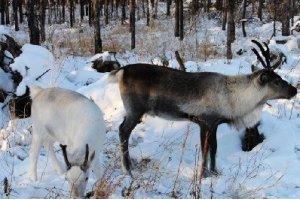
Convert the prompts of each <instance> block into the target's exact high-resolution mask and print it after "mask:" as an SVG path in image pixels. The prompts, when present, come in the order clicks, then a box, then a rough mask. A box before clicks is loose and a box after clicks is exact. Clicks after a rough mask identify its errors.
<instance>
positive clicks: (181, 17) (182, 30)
mask: <svg viewBox="0 0 300 200" xmlns="http://www.w3.org/2000/svg"><path fill="white" fill-rule="evenodd" d="M183 32H184V22H183V0H179V39H180V40H183Z"/></svg>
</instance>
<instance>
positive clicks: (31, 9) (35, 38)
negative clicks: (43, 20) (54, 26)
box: [27, 0, 40, 45]
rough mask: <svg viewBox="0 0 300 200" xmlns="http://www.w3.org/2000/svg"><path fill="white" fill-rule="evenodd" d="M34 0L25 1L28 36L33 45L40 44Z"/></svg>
mask: <svg viewBox="0 0 300 200" xmlns="http://www.w3.org/2000/svg"><path fill="white" fill-rule="evenodd" d="M35 3H36V1H35V0H28V1H27V21H28V28H29V38H30V43H31V44H35V45H40V30H39V28H38V24H37V20H36V15H35V13H36V6H35Z"/></svg>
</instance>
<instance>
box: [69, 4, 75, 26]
mask: <svg viewBox="0 0 300 200" xmlns="http://www.w3.org/2000/svg"><path fill="white" fill-rule="evenodd" d="M69 2H70V10H69V12H70V26H71V27H73V26H74V22H75V15H74V0H69Z"/></svg>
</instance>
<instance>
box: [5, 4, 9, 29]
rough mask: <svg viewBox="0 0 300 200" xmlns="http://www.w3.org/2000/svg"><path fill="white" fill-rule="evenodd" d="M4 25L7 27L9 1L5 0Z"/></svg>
mask: <svg viewBox="0 0 300 200" xmlns="http://www.w3.org/2000/svg"><path fill="white" fill-rule="evenodd" d="M5 24H6V25H9V24H10V20H9V0H5Z"/></svg>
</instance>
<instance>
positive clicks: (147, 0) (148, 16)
mask: <svg viewBox="0 0 300 200" xmlns="http://www.w3.org/2000/svg"><path fill="white" fill-rule="evenodd" d="M146 2H147V26H150V7H149V6H150V5H149V0H146Z"/></svg>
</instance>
